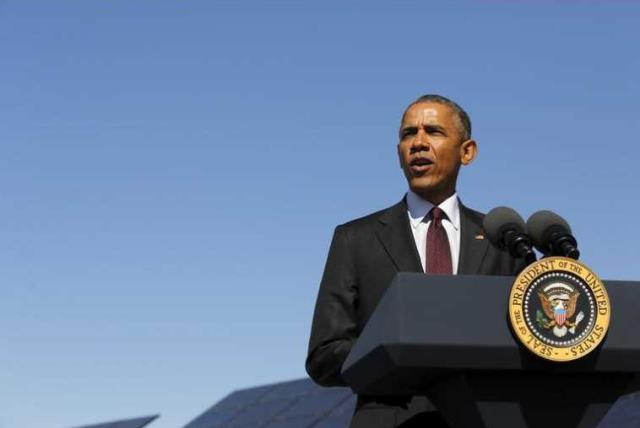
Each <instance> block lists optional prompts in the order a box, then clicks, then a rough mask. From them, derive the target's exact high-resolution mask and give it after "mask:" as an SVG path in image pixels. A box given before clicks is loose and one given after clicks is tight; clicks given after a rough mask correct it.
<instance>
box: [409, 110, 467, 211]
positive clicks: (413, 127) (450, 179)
mask: <svg viewBox="0 0 640 428" xmlns="http://www.w3.org/2000/svg"><path fill="white" fill-rule="evenodd" d="M456 120H457V118H456V116H455V112H454V111H453V109H451V107H449V106H448V105H445V104H440V103H433V102H420V103H417V104H414V105H412V106H411V107H409V109H408V110H407V112H406V113H405V115H404V118H403V120H402V124H401V126H400V142H399V143H398V156H399V158H400V166H401V167H402V169H403V171H404V175H405V177H407V181H408V182H409V187H410V188H411V190H413V191H414V192H415V193H417V194H419V195H420V196H422V197H423V198H425V199H427V200H429V201H430V202H432V203H434V204H439V203H440V202H442V201H443V200H445V199H446V198H448V197H449V196H451V195H452V194H453V193H454V192H455V189H456V181H457V178H458V170H459V169H460V165H467V164H469V163H471V161H473V159H474V158H475V156H476V151H477V148H476V143H475V141H473V140H466V141H463V139H462V133H461V132H460V129H459V128H458V126H457V122H456Z"/></svg>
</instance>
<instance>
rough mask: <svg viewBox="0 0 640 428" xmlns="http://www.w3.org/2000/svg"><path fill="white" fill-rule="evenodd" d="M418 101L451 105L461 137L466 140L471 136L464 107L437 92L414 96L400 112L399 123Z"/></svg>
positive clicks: (469, 124)
mask: <svg viewBox="0 0 640 428" xmlns="http://www.w3.org/2000/svg"><path fill="white" fill-rule="evenodd" d="M418 103H437V104H444V105H446V106H449V107H451V109H452V110H453V111H454V112H455V114H456V118H457V121H456V122H457V125H458V129H459V130H460V132H461V133H462V139H463V140H465V141H466V140H468V139H470V138H471V118H469V115H468V114H467V112H466V111H464V109H463V108H462V107H460V106H459V105H458V104H457V103H456V102H455V101H452V100H450V99H449V98H447V97H443V96H442V95H438V94H425V95H422V96H421V97H418V98H416V100H415V101H413V102H412V103H411V104H409V105H408V106H407V108H406V109H405V110H404V113H402V120H401V121H400V123H401V124H402V122H403V121H404V117H405V115H406V114H407V110H409V109H410V108H411V107H413V106H414V105H416V104H418Z"/></svg>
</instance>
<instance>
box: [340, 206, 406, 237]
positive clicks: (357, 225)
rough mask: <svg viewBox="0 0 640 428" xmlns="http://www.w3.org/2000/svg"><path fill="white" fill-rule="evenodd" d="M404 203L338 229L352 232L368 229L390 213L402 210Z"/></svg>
mask: <svg viewBox="0 0 640 428" xmlns="http://www.w3.org/2000/svg"><path fill="white" fill-rule="evenodd" d="M401 204H402V202H399V203H397V204H395V205H392V206H390V207H387V208H384V209H382V210H378V211H375V212H373V213H371V214H367V215H365V216H362V217H358V218H355V219H353V220H349V221H347V222H346V223H342V224H340V225H338V227H337V228H336V229H339V230H345V231H347V230H348V231H351V230H359V229H362V228H368V227H371V226H373V225H375V224H377V223H378V221H379V220H380V218H381V217H383V216H385V215H386V214H387V213H389V211H392V210H397V209H402V207H401Z"/></svg>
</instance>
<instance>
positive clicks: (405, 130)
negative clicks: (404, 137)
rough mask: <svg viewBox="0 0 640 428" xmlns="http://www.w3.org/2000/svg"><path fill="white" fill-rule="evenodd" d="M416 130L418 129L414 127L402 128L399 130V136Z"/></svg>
mask: <svg viewBox="0 0 640 428" xmlns="http://www.w3.org/2000/svg"><path fill="white" fill-rule="evenodd" d="M417 130H418V127H417V126H414V125H411V126H403V127H402V128H400V134H406V133H407V132H415V131H417Z"/></svg>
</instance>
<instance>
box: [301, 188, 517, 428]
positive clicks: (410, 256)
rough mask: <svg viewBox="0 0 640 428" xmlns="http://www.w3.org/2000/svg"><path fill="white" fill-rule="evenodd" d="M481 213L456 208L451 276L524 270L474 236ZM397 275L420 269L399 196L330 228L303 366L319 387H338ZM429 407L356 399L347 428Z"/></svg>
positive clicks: (390, 421)
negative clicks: (457, 239)
mask: <svg viewBox="0 0 640 428" xmlns="http://www.w3.org/2000/svg"><path fill="white" fill-rule="evenodd" d="M483 216H484V215H483V214H481V213H479V212H476V211H473V210H470V209H469V208H466V207H465V206H463V205H462V204H460V233H461V235H460V258H459V263H458V274H463V275H464V274H468V275H470V274H476V275H515V274H516V273H517V272H519V271H520V270H521V269H522V268H523V266H524V265H522V264H521V263H519V262H517V261H516V260H515V259H513V258H512V257H511V256H509V254H508V253H507V252H505V251H501V250H498V249H497V248H496V247H494V246H492V245H491V244H490V243H489V241H488V240H487V239H478V238H477V237H478V235H483V233H484V232H483V230H482V218H483ZM397 272H423V269H422V265H421V263H420V256H419V255H418V251H417V249H416V245H415V241H414V238H413V235H412V232H411V229H410V225H409V219H408V215H407V205H406V202H405V200H404V199H403V200H402V201H401V202H399V203H398V204H396V205H394V206H392V207H390V208H387V209H385V210H382V211H378V212H376V213H373V214H371V215H368V216H366V217H363V218H360V219H357V220H353V221H351V222H349V223H345V224H343V225H340V226H338V227H337V228H336V230H335V233H334V235H333V240H332V242H331V248H330V249H329V255H328V257H327V263H326V266H325V270H324V274H323V276H322V282H321V283H320V291H319V293H318V299H317V301H316V307H315V312H314V315H313V324H312V328H311V338H310V341H309V352H308V356H307V361H306V369H307V372H308V373H309V376H311V378H312V379H313V380H315V381H316V382H317V383H318V384H320V385H324V386H344V385H345V382H344V380H343V379H342V376H341V374H340V370H341V367H342V364H343V362H344V360H345V359H346V357H347V354H348V353H349V351H350V350H351V347H352V345H353V343H354V342H355V340H356V339H357V338H358V336H359V334H360V332H361V331H362V329H363V327H364V326H365V324H366V322H367V320H368V319H369V317H370V316H371V314H372V313H373V311H374V309H375V308H376V305H377V304H378V302H379V301H380V298H381V297H382V295H383V294H384V292H385V290H386V288H387V286H388V285H389V283H390V282H391V280H392V279H393V277H394V276H395V274H396V273H397ZM433 410H435V409H434V407H433V406H432V405H431V403H429V402H428V401H427V400H426V399H425V398H424V397H422V398H421V397H413V398H411V397H363V396H360V397H358V403H357V405H356V412H355V414H354V417H353V420H352V423H351V427H357V428H361V427H362V428H365V427H366V428H373V427H380V428H390V427H400V426H407V425H403V422H404V421H408V420H411V419H414V420H415V418H416V417H418V414H419V413H424V412H425V411H433ZM433 414H435V413H433ZM423 416H424V415H423ZM421 426H424V425H421ZM435 426H437V425H435Z"/></svg>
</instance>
